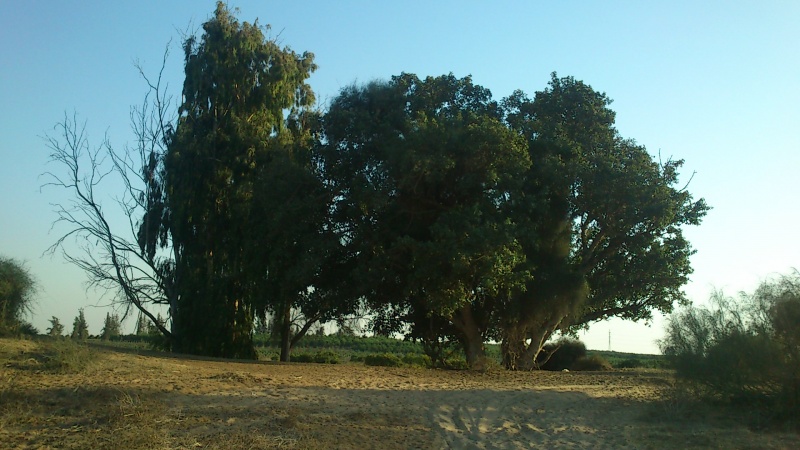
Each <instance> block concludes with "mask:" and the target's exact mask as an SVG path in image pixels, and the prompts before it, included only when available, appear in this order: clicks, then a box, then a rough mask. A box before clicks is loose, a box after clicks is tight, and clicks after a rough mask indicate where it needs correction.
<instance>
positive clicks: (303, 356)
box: [291, 353, 314, 363]
mask: <svg viewBox="0 0 800 450" xmlns="http://www.w3.org/2000/svg"><path fill="white" fill-rule="evenodd" d="M291 361H292V362H298V363H312V362H314V355H312V354H311V353H296V354H294V355H292V357H291Z"/></svg>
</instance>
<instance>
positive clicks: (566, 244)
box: [495, 74, 709, 369]
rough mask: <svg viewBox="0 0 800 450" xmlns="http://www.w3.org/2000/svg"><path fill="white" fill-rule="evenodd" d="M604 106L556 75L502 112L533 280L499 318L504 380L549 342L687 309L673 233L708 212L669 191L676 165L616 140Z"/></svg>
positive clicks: (683, 262)
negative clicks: (517, 169)
mask: <svg viewBox="0 0 800 450" xmlns="http://www.w3.org/2000/svg"><path fill="white" fill-rule="evenodd" d="M610 103H611V100H610V99H608V97H606V95H605V94H603V93H599V92H596V91H594V90H593V89H592V88H591V86H589V85H587V84H584V83H583V82H581V81H577V80H575V79H573V78H571V77H566V78H558V77H557V76H556V75H555V74H553V76H552V79H551V81H550V83H549V86H548V88H547V89H545V90H544V91H541V92H537V93H536V95H535V97H534V99H533V100H531V99H529V98H527V97H526V96H525V95H524V94H523V93H521V92H516V93H514V95H512V96H511V97H509V98H507V99H505V100H504V102H503V105H504V109H505V111H506V121H507V123H508V125H509V126H510V128H511V129H513V130H514V131H516V132H517V133H519V135H520V136H522V137H523V138H525V139H526V140H527V141H528V149H529V154H530V158H531V161H532V164H531V166H530V170H528V172H527V173H526V175H525V179H524V186H523V188H522V189H521V190H520V191H519V193H518V195H517V197H516V198H515V200H514V202H512V204H511V208H509V214H510V217H513V220H514V222H515V224H516V225H517V227H518V228H517V230H518V234H517V236H518V240H519V242H520V244H521V245H522V247H523V249H524V254H525V255H526V263H525V266H526V267H527V270H528V271H529V274H530V277H529V278H528V280H527V283H526V286H525V289H522V290H519V291H518V292H517V293H516V294H515V295H514V296H513V298H512V300H511V301H510V302H509V303H508V304H506V305H505V306H504V307H503V308H502V309H501V310H499V311H498V313H499V319H498V320H499V322H498V326H497V329H496V330H497V331H498V334H497V335H496V336H495V337H496V338H497V339H499V340H502V351H503V357H504V363H505V365H506V367H508V368H512V369H516V368H521V369H528V368H532V367H534V366H535V361H536V357H537V355H538V353H539V352H540V351H541V348H542V346H543V344H544V343H545V341H546V340H547V339H549V338H550V336H551V335H552V334H553V333H554V332H556V331H567V332H568V331H570V330H574V329H575V328H576V327H581V326H585V325H586V324H588V323H590V322H592V321H596V320H601V319H605V318H609V317H621V318H624V319H630V320H642V319H644V320H647V319H650V318H651V317H652V311H653V310H659V311H662V312H670V311H671V310H672V308H673V306H674V304H675V303H676V302H679V303H682V302H685V301H686V299H685V296H684V294H683V292H682V291H681V287H682V286H683V285H684V284H685V283H686V282H687V281H688V276H689V274H691V272H692V269H691V266H690V261H689V257H690V256H691V254H692V253H693V250H692V248H691V246H690V244H689V242H688V241H687V240H686V239H685V238H684V237H683V232H682V229H683V227H684V226H687V225H698V224H699V223H700V222H701V220H702V218H703V216H704V215H705V214H706V212H707V211H708V209H709V208H708V206H707V205H706V203H705V201H704V200H703V199H700V200H697V201H694V200H693V198H692V195H691V194H690V193H689V192H688V191H687V190H686V188H685V187H683V188H679V187H677V183H678V181H679V174H678V169H679V168H680V167H681V165H682V164H683V161H682V160H678V161H673V160H668V161H666V162H660V161H655V160H654V159H653V157H652V156H651V155H650V154H649V153H648V152H647V150H646V149H645V148H644V147H643V146H640V145H638V144H636V143H635V142H634V141H632V140H629V139H624V138H622V137H621V136H620V135H619V133H618V132H617V130H616V129H615V128H614V119H615V114H614V112H613V111H612V110H611V109H610V108H609V105H610Z"/></svg>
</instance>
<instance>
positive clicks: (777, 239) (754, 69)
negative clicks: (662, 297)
mask: <svg viewBox="0 0 800 450" xmlns="http://www.w3.org/2000/svg"><path fill="white" fill-rule="evenodd" d="M4 6H5V7H4V8H3V14H2V15H0V99H2V102H3V105H4V107H3V108H0V127H1V128H0V131H2V132H0V192H2V195H0V254H2V255H4V256H7V257H12V258H16V259H18V260H22V261H25V262H26V264H27V266H28V268H29V269H30V271H31V272H32V273H33V275H34V276H35V277H36V278H38V280H39V281H40V286H41V289H40V292H39V295H38V302H37V305H36V310H35V315H34V316H33V317H32V322H33V324H34V325H35V326H36V327H38V328H39V329H40V330H44V329H45V328H46V327H47V326H48V322H47V319H49V318H50V317H51V316H56V317H58V318H59V319H60V320H61V321H62V323H65V324H66V325H67V327H69V326H71V323H72V319H73V318H74V317H75V315H76V314H77V310H78V308H80V307H85V308H86V314H87V318H88V320H89V325H90V331H91V332H92V333H98V332H99V330H100V328H101V326H102V318H103V317H104V316H105V314H106V312H107V311H108V310H109V309H108V308H105V307H104V306H103V305H106V304H107V301H104V300H103V299H101V298H100V297H101V296H100V293H98V292H93V291H89V292H86V290H85V288H84V285H83V283H84V281H85V277H84V276H83V274H82V273H81V272H79V271H78V270H77V269H74V268H72V267H70V266H68V265H66V264H65V263H64V262H63V260H62V259H61V258H60V257H58V256H56V257H53V258H51V257H49V256H44V257H42V253H43V252H44V250H45V249H47V247H48V246H49V245H50V244H52V243H53V242H54V240H55V239H56V238H57V237H58V236H59V235H58V231H59V230H58V229H56V230H53V231H52V232H51V231H50V227H51V223H52V222H53V220H54V219H55V214H54V213H53V208H52V207H51V206H50V203H52V202H57V201H64V200H65V197H64V195H63V193H61V192H59V191H56V190H53V189H44V190H40V185H41V184H42V183H43V182H44V181H45V180H44V179H43V178H41V177H40V174H41V173H43V172H45V171H47V170H57V169H58V167H57V166H52V165H51V166H48V165H47V159H48V150H47V148H46V145H45V142H44V140H43V139H42V137H43V136H45V135H47V134H53V133H54V131H53V125H55V124H56V123H57V122H58V121H59V120H61V119H62V118H63V116H64V113H65V112H66V113H68V114H72V113H73V112H75V113H77V114H78V117H79V118H80V120H86V121H87V122H88V125H87V130H88V132H89V138H90V140H91V142H92V143H93V144H95V145H97V144H99V143H100V141H101V139H102V137H103V135H104V133H107V135H108V137H109V139H110V141H111V143H112V145H114V146H116V147H118V148H122V147H123V146H124V144H125V143H126V142H130V141H131V139H132V136H131V133H130V128H129V112H130V108H131V106H134V105H137V104H140V103H141V101H142V99H143V95H144V93H145V92H146V89H145V88H146V86H145V84H144V83H143V81H142V80H141V79H140V77H139V76H138V73H137V71H136V69H135V68H134V62H135V61H140V62H141V64H142V66H143V67H144V69H145V71H146V72H148V73H149V74H152V75H154V74H155V73H156V72H157V70H158V69H159V68H160V63H161V57H162V55H163V52H164V49H165V46H166V45H167V43H168V42H169V41H170V40H172V45H171V49H172V53H171V55H170V58H169V60H168V64H167V70H166V74H165V76H166V78H167V81H168V82H169V88H170V91H171V92H172V93H173V94H174V95H175V96H176V97H179V95H180V88H181V83H182V79H183V78H182V72H181V70H182V58H181V49H180V41H181V33H183V32H186V31H187V30H188V31H190V32H191V31H195V30H197V29H199V27H200V25H201V24H202V23H203V22H204V21H205V20H207V19H208V18H209V16H210V15H211V13H212V12H213V10H214V7H215V6H214V2H212V1H208V2H199V1H196V0H195V1H189V0H183V1H170V2H160V1H159V2H157V1H149V0H146V1H139V2H126V3H123V2H109V1H89V0H81V1H41V0H39V1H37V0H28V1H24V2H6V3H5V4H4ZM231 6H234V7H238V8H239V9H240V11H241V13H240V15H239V18H240V20H243V21H245V20H246V21H252V20H254V19H255V18H258V19H259V22H260V23H261V24H271V25H272V31H271V35H272V36H273V37H276V38H277V39H278V40H279V41H280V42H281V43H282V44H283V45H287V46H290V47H291V48H292V49H293V50H295V51H298V52H303V51H310V52H313V53H314V54H315V55H316V62H317V64H318V65H319V69H318V71H317V72H316V73H315V74H314V76H313V77H312V79H311V80H310V83H311V85H312V87H313V88H314V90H315V91H316V92H317V97H318V99H319V100H320V101H321V103H322V104H323V105H324V102H325V101H326V100H327V99H330V98H332V97H333V96H335V95H336V94H337V92H338V91H339V89H341V88H342V87H344V86H347V85H349V84H351V83H353V82H367V81H370V80H373V79H380V78H388V77H390V76H392V75H396V74H399V73H400V72H403V71H405V72H412V73H416V74H418V75H420V76H426V75H441V74H445V73H449V72H452V73H454V74H455V75H456V76H459V77H461V76H465V75H469V74H471V75H472V76H473V80H474V81H475V82H476V83H478V84H480V85H482V86H485V87H487V88H489V89H490V90H491V91H492V93H493V94H494V96H495V97H496V98H498V99H499V98H502V97H504V96H507V95H509V94H510V93H511V92H512V91H513V90H514V89H522V90H524V91H526V92H528V93H529V94H532V93H533V92H535V91H537V90H541V89H543V88H544V87H545V86H546V84H547V81H548V80H549V77H550V73H551V72H553V71H557V72H558V74H559V75H560V76H567V75H571V76H574V77H575V78H577V79H580V80H583V81H585V82H587V83H589V84H591V85H592V86H593V87H594V88H595V89H596V90H599V91H604V92H606V93H607V94H608V95H609V97H611V98H612V99H614V103H613V104H612V109H614V110H615V111H616V112H617V128H618V129H619V131H620V133H621V134H622V135H623V136H625V137H629V138H634V139H636V140H637V141H638V142H639V143H640V144H643V145H645V146H646V147H647V148H648V149H649V151H650V152H651V153H652V154H654V155H658V153H659V152H660V154H661V157H662V158H664V159H666V158H669V157H672V158H682V159H685V160H686V165H685V166H684V174H685V175H686V177H685V178H686V180H687V181H688V178H689V177H688V176H689V175H691V174H692V173H695V176H694V178H693V179H692V181H691V184H690V186H689V189H690V191H691V192H693V193H694V195H695V197H704V198H706V200H707V201H708V203H709V204H710V205H711V206H712V207H713V208H714V209H713V210H712V211H711V212H710V213H709V215H708V217H707V218H706V220H705V222H704V223H703V225H701V226H700V227H696V228H689V229H687V231H686V234H687V236H688V237H689V239H690V241H691V242H692V244H693V246H694V248H695V249H696V250H697V254H696V255H694V257H693V258H692V263H693V267H694V268H695V273H694V274H693V276H692V281H691V283H690V284H689V285H687V286H686V292H687V294H688V295H689V296H690V298H691V299H692V300H693V301H695V302H696V303H704V302H706V300H707V298H708V297H709V294H710V293H711V291H712V290H713V289H715V288H717V289H722V290H724V291H725V292H727V293H730V294H734V293H736V292H738V291H740V290H747V291H751V290H753V289H754V288H755V287H756V285H757V284H758V283H759V282H760V281H761V280H764V279H766V278H768V277H770V276H774V275H776V274H780V273H788V272H789V271H790V270H791V269H792V268H793V267H800V238H798V236H797V232H796V228H797V224H798V223H800V210H798V208H797V207H796V199H797V198H798V197H800V195H798V194H800V184H798V181H797V180H798V169H800V58H798V50H797V49H798V48H800V27H798V26H797V24H798V23H800V3H798V2H794V1H768V2H755V1H753V2H743V1H725V2H722V1H708V2H694V1H671V2H642V1H606V2H589V1H585V2H578V1H575V2H571V1H563V2H533V1H531V2H527V1H524V2H523V1H517V2H512V1H508V2H491V3H490V2H483V1H439V2H422V1H408V2H391V3H390V2H374V1H373V2H367V1H361V2H355V1H352V2H350V1H341V2H329V1H308V2H278V1H263V0H262V1H244V0H242V1H238V2H233V3H231ZM113 195H114V193H113V192H108V196H109V197H108V199H107V200H106V201H107V203H108V208H111V206H112V205H111V201H112V196H113ZM62 231H63V230H62ZM127 326H128V327H133V321H132V320H131V321H129V322H128V323H127ZM609 331H611V340H612V343H611V347H612V349H614V350H618V351H635V352H656V351H657V347H656V345H655V344H654V340H655V339H658V338H660V337H661V336H662V334H663V320H662V319H660V318H658V319H656V320H655V321H654V323H653V324H652V325H651V326H650V327H647V326H644V325H640V324H626V323H622V322H619V321H611V322H601V323H598V324H596V325H594V326H593V327H592V329H591V330H590V332H589V333H588V334H586V335H585V336H584V337H583V338H584V340H585V341H586V342H587V344H588V345H589V347H590V348H598V349H605V348H607V347H608V333H609Z"/></svg>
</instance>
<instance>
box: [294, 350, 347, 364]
mask: <svg viewBox="0 0 800 450" xmlns="http://www.w3.org/2000/svg"><path fill="white" fill-rule="evenodd" d="M291 361H292V362H298V363H317V364H338V363H339V355H338V354H336V353H335V352H332V351H321V352H316V353H296V354H293V355H292V358H291Z"/></svg>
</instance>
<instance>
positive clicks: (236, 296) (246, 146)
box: [164, 2, 315, 358]
mask: <svg viewBox="0 0 800 450" xmlns="http://www.w3.org/2000/svg"><path fill="white" fill-rule="evenodd" d="M184 52H185V75H186V77H185V81H184V85H183V102H182V104H181V106H180V108H179V119H178V124H177V126H176V128H175V133H174V136H173V137H172V139H171V141H170V145H169V148H168V151H167V155H166V157H165V160H164V186H165V192H166V208H167V209H168V217H167V218H166V220H165V222H166V226H167V227H168V230H169V233H170V234H171V236H172V239H173V245H175V246H176V247H177V249H178V253H179V254H180V258H179V259H178V260H177V261H176V267H175V271H176V279H177V288H178V291H179V298H178V301H177V308H176V311H175V312H174V314H173V317H172V319H173V324H174V326H175V327H176V329H177V330H178V339H177V341H176V343H175V344H176V348H177V349H178V350H180V351H184V352H191V353H199V354H207V355H213V356H226V357H241V358H253V357H255V350H254V348H253V344H252V330H253V320H254V316H255V314H256V313H257V309H258V308H259V307H263V300H258V299H256V298H254V293H255V292H257V290H256V289H255V288H254V286H255V285H257V284H258V283H259V280H258V276H259V272H260V271H262V269H263V267H259V266H258V265H257V264H254V263H252V262H253V260H252V259H248V257H249V256H251V251H252V250H253V248H252V247H253V245H255V244H257V242H258V241H257V240H254V239H252V237H253V236H252V234H251V233H252V232H253V230H252V228H251V227H250V226H249V224H250V221H249V217H251V212H252V207H253V199H254V198H256V197H258V193H257V192H256V187H257V186H262V183H261V182H259V181H257V180H258V177H259V176H263V173H269V170H267V171H266V172H264V170H263V169H262V166H263V165H265V164H266V165H269V164H272V163H273V162H275V161H277V160H280V159H281V157H279V156H274V155H273V153H281V152H282V151H283V150H282V149H284V148H286V147H287V146H289V147H290V146H292V145H294V144H293V137H294V135H295V133H293V132H292V130H289V129H287V124H286V123H287V119H286V116H287V115H288V116H292V117H295V116H297V115H298V114H299V111H300V110H301V109H303V108H306V107H308V106H309V105H311V104H312V103H313V101H314V97H313V93H312V92H311V90H310V88H309V87H308V85H307V84H306V83H305V80H306V79H307V78H308V77H309V75H310V74H311V72H313V70H315V65H314V63H313V55H312V54H310V53H304V54H302V55H300V54H296V53H295V52H293V51H291V50H290V49H288V48H284V49H282V48H280V47H279V46H278V45H277V44H276V43H275V42H274V41H273V40H269V39H267V38H266V37H265V35H264V30H263V29H262V27H260V26H259V25H258V23H257V22H256V23H253V24H249V23H247V22H244V23H239V22H238V20H237V19H236V18H235V17H234V15H233V13H232V11H230V10H229V9H228V8H227V6H225V5H224V4H223V3H222V2H219V3H218V4H217V9H216V11H215V14H214V17H213V18H212V19H210V20H209V21H208V22H206V23H205V24H203V34H202V36H201V37H200V38H199V39H198V38H195V37H190V38H188V39H187V40H186V41H185V43H184ZM260 174H261V175H260ZM263 250H264V251H266V249H263ZM254 274H256V275H254ZM259 302H262V303H259Z"/></svg>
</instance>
